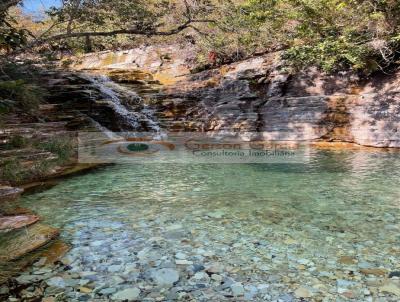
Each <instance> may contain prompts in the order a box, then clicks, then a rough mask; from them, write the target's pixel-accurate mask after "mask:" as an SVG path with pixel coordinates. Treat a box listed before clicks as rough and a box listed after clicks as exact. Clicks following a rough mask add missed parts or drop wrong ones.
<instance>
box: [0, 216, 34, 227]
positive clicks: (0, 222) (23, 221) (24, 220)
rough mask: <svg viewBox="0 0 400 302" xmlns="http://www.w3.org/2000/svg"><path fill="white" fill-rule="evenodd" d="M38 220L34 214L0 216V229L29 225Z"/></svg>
mask: <svg viewBox="0 0 400 302" xmlns="http://www.w3.org/2000/svg"><path fill="white" fill-rule="evenodd" d="M37 221H39V217H38V216H36V215H15V216H3V217H0V230H12V229H19V228H22V227H26V226H29V225H31V224H34V223H35V222H37Z"/></svg>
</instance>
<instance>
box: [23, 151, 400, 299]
mask: <svg viewBox="0 0 400 302" xmlns="http://www.w3.org/2000/svg"><path fill="white" fill-rule="evenodd" d="M22 203H23V205H24V206H26V207H29V208H31V209H33V210H34V211H36V212H37V213H39V214H40V215H41V216H42V217H43V219H44V221H45V222H46V223H47V224H50V225H53V226H56V227H59V228H61V230H62V237H63V238H64V239H65V240H66V241H67V242H69V243H70V244H71V245H72V249H71V251H70V252H69V253H68V256H67V258H68V257H69V258H68V259H69V263H70V267H71V270H70V271H69V272H70V273H78V274H79V273H80V274H81V278H85V274H86V275H90V274H88V273H87V272H91V273H92V275H95V277H93V278H92V279H91V280H90V281H91V282H92V283H93V284H92V288H93V289H94V291H93V292H91V293H90V297H91V299H113V297H114V298H117V296H115V292H118V291H120V290H123V289H126V288H130V287H132V286H135V287H138V288H139V289H140V296H139V298H138V299H145V298H148V299H149V300H150V301H151V299H154V301H156V299H157V298H158V299H160V301H162V300H163V299H167V300H168V299H169V300H174V299H183V297H189V298H190V299H194V300H199V301H222V300H224V299H231V300H232V299H233V300H234V301H237V300H238V299H247V300H254V301H255V300H260V301H277V299H281V300H282V301H296V299H300V298H304V299H306V300H308V301H342V300H343V301H345V300H347V299H353V300H354V301H398V299H399V298H400V297H398V296H396V289H397V288H398V290H399V292H400V285H399V284H398V283H397V282H398V280H396V278H391V279H387V277H388V275H389V273H390V272H394V271H398V270H400V245H399V243H400V233H399V230H400V209H399V208H400V154H399V153H387V152H384V151H374V150H362V151H326V150H314V151H312V155H311V159H310V161H309V162H308V163H305V164H274V165H272V164H264V165H262V164H253V165H251V164H250V165H244V164H236V165H235V164H225V165H224V164H221V165H218V164H213V165H184V164H182V165H173V164H164V165H159V164H147V165H115V166H110V167H106V168H102V169H100V170H97V171H95V172H93V173H90V174H87V175H83V176H77V177H74V178H71V179H68V180H65V181H62V182H61V183H60V184H59V185H57V186H56V187H54V188H52V189H50V190H48V191H46V192H42V193H38V194H34V195H30V196H26V197H24V198H23V200H22ZM177 254H178V256H177ZM181 254H183V256H182V255H181ZM177 260H178V262H177ZM180 260H181V261H180ZM182 260H183V262H182ZM185 261H186V262H185ZM110 267H111V269H110ZM163 268H167V269H171V270H174V271H176V272H177V273H178V274H179V280H178V281H176V280H173V281H175V282H171V284H170V285H166V286H165V284H164V286H162V285H160V284H159V283H160V282H159V279H157V274H159V273H160V271H159V270H160V269H163ZM82 272H86V273H84V274H82ZM213 274H215V276H214V275H213ZM118 278H120V279H118ZM115 279H116V280H117V281H115ZM118 280H119V281H118ZM161 283H162V282H161ZM235 286H237V287H235ZM241 286H243V288H242V287H241ZM73 287H74V286H73V285H71V288H72V289H71V292H70V293H68V295H71V296H70V297H75V298H76V296H74V295H80V294H79V293H75V291H74V290H73ZM104 288H110V290H109V291H106V293H105V294H102V293H101V289H104ZM161 288H163V289H161ZM242 289H243V290H242ZM397 294H398V293H397ZM399 295H400V294H399ZM235 296H236V297H235ZM189 298H188V299H189ZM285 299H286V300H285ZM373 299H377V300H373Z"/></svg>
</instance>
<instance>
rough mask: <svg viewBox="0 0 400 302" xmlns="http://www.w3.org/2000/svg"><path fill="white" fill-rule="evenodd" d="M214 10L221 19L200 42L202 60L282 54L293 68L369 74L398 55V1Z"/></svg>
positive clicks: (258, 1) (268, 1)
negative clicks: (208, 56)
mask: <svg viewBox="0 0 400 302" xmlns="http://www.w3.org/2000/svg"><path fill="white" fill-rule="evenodd" d="M219 10H220V11H221V12H223V13H221V16H223V17H221V18H220V19H219V22H218V24H217V25H216V26H213V27H212V28H211V27H210V35H209V36H208V37H206V38H204V40H206V42H204V41H202V42H200V45H201V47H202V49H203V54H205V53H207V51H215V52H217V53H218V54H219V56H220V57H222V58H229V57H238V58H240V57H246V56H249V55H252V54H255V53H257V52H264V51H273V50H284V51H283V57H284V58H285V59H286V60H287V62H288V63H289V64H290V65H292V66H294V67H297V68H303V67H307V66H310V65H314V66H318V67H320V68H321V69H323V70H325V71H328V72H330V71H335V70H340V69H347V68H352V69H354V70H358V71H363V72H366V73H369V72H372V71H374V70H376V69H378V68H380V69H385V68H386V67H388V66H390V65H391V64H393V63H394V62H396V60H397V53H398V52H399V50H400V34H399V32H400V1H395V0H244V1H227V2H226V3H224V4H223V5H222V6H221V7H220V8H219ZM204 60H205V56H204V55H203V57H201V56H200V60H199V61H200V62H202V61H204ZM222 61H223V60H222Z"/></svg>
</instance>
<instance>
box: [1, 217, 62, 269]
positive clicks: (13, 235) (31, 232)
mask: <svg viewBox="0 0 400 302" xmlns="http://www.w3.org/2000/svg"><path fill="white" fill-rule="evenodd" d="M58 235H59V230H58V229H56V228H53V227H50V226H47V225H43V224H40V223H36V224H34V225H31V226H30V227H29V228H27V229H22V230H18V231H13V232H9V233H6V234H3V235H0V263H1V262H3V263H4V262H8V261H13V260H16V259H19V258H21V257H22V256H24V255H26V254H28V253H30V252H32V251H34V250H36V249H38V248H40V247H42V246H44V245H45V244H47V243H48V242H50V241H51V240H53V239H54V238H56V237H58Z"/></svg>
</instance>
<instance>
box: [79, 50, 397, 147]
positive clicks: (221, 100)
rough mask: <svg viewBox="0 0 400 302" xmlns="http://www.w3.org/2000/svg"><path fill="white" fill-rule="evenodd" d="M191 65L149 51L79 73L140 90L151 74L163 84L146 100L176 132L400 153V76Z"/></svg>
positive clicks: (93, 62)
mask: <svg viewBox="0 0 400 302" xmlns="http://www.w3.org/2000/svg"><path fill="white" fill-rule="evenodd" d="M190 62H191V52H190V50H186V51H183V50H181V49H178V48H177V47H173V46H168V47H160V48H156V47H147V48H143V49H135V50H130V51H124V52H116V53H111V52H109V53H101V54H90V55H86V56H85V57H83V58H81V61H80V63H79V65H77V66H75V68H78V69H86V70H88V69H99V68H100V69H102V70H103V71H104V72H105V73H110V72H111V74H113V79H114V80H116V81H120V82H124V83H129V82H131V83H136V84H137V81H138V79H137V78H135V76H134V74H135V72H134V71H137V70H140V71H142V72H146V73H147V74H149V76H150V77H151V78H152V79H153V80H155V81H156V82H159V84H163V86H162V88H159V89H157V90H156V91H150V93H145V95H146V97H147V98H149V99H151V101H150V102H151V106H152V107H153V108H155V111H156V114H157V116H158V118H159V119H160V121H161V124H162V125H163V126H164V127H165V128H168V129H170V130H185V131H217V130H237V131H241V132H258V133H260V134H261V135H262V136H263V137H264V138H265V139H270V140H289V141H315V140H324V141H344V142H354V143H357V144H360V145H365V146H374V147H400V134H399V130H400V124H399V122H400V115H399V113H400V94H399V92H400V88H399V83H400V73H393V74H389V75H382V74H378V75H375V76H373V77H371V78H370V79H363V80H361V79H359V78H358V77H357V76H355V75H353V74H350V73H341V74H335V75H326V74H323V73H321V72H318V71H317V70H314V69H310V70H307V71H303V72H301V73H296V74H293V73H292V74H290V73H289V72H287V71H286V70H285V68H284V67H283V66H282V62H281V61H280V59H279V54H278V53H274V54H268V55H264V56H260V57H254V58H250V59H248V60H245V61H242V62H238V63H234V64H230V65H224V66H222V67H219V68H215V69H211V70H206V71H203V72H199V73H194V74H192V73H190V68H191V66H190ZM129 79H130V80H129ZM139 80H140V79H139Z"/></svg>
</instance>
